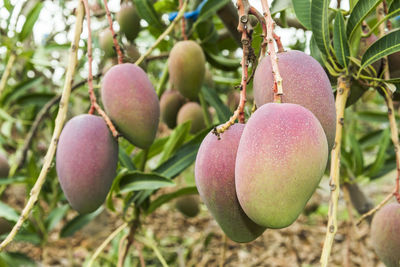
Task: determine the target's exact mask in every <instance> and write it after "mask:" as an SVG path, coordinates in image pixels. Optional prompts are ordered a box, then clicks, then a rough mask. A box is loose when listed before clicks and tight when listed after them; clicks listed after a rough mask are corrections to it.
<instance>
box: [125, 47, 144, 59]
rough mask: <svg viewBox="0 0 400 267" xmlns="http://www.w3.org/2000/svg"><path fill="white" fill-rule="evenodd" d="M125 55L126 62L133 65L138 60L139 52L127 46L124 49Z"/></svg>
mask: <svg viewBox="0 0 400 267" xmlns="http://www.w3.org/2000/svg"><path fill="white" fill-rule="evenodd" d="M125 54H126V56H127V58H126V62H129V63H135V61H136V60H138V59H139V58H140V52H139V50H138V49H137V47H136V46H134V45H128V46H126V47H125Z"/></svg>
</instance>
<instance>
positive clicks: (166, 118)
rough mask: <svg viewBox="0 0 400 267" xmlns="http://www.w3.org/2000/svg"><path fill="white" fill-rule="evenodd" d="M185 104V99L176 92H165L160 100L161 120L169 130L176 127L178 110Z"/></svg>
mask: <svg viewBox="0 0 400 267" xmlns="http://www.w3.org/2000/svg"><path fill="white" fill-rule="evenodd" d="M183 104H185V98H184V97H183V96H182V95H181V94H180V93H179V92H178V91H176V90H167V91H165V92H164V93H163V94H162V96H161V99H160V111H161V119H162V121H163V122H165V124H167V125H168V127H169V128H170V129H174V128H175V126H176V118H177V115H178V112H179V109H180V108H181V107H182V106H183Z"/></svg>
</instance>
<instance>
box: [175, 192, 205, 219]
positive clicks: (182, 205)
mask: <svg viewBox="0 0 400 267" xmlns="http://www.w3.org/2000/svg"><path fill="white" fill-rule="evenodd" d="M175 207H176V209H177V210H179V211H180V212H181V213H182V214H183V215H185V216H186V217H189V218H192V217H195V216H196V215H197V214H199V212H200V208H199V200H198V196H184V197H180V198H178V199H177V200H176V202H175Z"/></svg>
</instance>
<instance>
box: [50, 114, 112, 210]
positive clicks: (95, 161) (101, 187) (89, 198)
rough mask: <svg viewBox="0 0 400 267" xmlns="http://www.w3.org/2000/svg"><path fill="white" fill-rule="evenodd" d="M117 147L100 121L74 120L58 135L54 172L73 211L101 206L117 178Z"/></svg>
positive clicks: (91, 117) (91, 118) (87, 117)
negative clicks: (55, 171)
mask: <svg viewBox="0 0 400 267" xmlns="http://www.w3.org/2000/svg"><path fill="white" fill-rule="evenodd" d="M117 162H118V144H117V141H116V140H115V139H114V138H113V136H112V135H111V132H110V130H109V129H108V127H107V124H106V123H105V121H104V120H103V118H101V117H99V116H94V115H89V114H83V115H78V116H75V117H73V118H72V119H71V120H69V121H68V123H67V124H66V125H65V127H64V129H63V130H62V132H61V135H60V139H59V142H58V147H57V154H56V170H57V174H58V179H59V181H60V184H61V188H62V190H63V191H64V194H65V196H66V198H67V200H68V202H69V203H70V204H71V206H72V208H74V209H75V210H77V211H78V212H79V213H81V214H85V213H90V212H93V211H95V210H96V209H97V208H98V207H100V205H102V204H103V202H104V200H105V198H106V196H107V194H108V191H109V190H110V187H111V184H112V182H113V180H114V177H115V175H116V169H117Z"/></svg>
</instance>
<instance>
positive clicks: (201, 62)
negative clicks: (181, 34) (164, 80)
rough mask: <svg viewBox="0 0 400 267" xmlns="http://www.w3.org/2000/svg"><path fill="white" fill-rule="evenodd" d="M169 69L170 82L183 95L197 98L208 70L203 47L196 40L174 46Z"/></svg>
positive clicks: (169, 60) (193, 98) (192, 98)
mask: <svg viewBox="0 0 400 267" xmlns="http://www.w3.org/2000/svg"><path fill="white" fill-rule="evenodd" d="M168 69H169V76H170V82H171V85H172V87H173V88H174V89H177V90H178V91H179V92H180V93H181V94H182V95H183V96H185V97H187V98H189V99H190V100H195V99H197V95H198V93H199V92H200V89H201V86H202V85H203V81H204V75H205V71H206V66H205V57H204V54H203V50H202V49H201V47H200V46H199V45H198V44H197V43H196V42H194V41H181V42H178V43H176V44H175V46H174V47H173V48H172V50H171V52H170V55H169V59H168Z"/></svg>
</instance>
